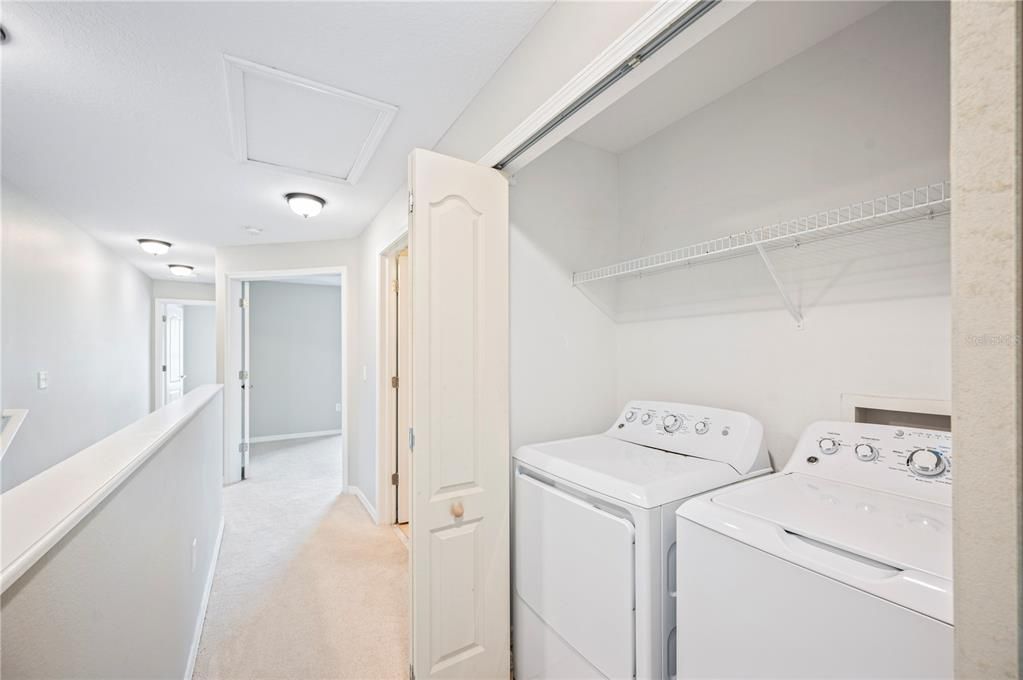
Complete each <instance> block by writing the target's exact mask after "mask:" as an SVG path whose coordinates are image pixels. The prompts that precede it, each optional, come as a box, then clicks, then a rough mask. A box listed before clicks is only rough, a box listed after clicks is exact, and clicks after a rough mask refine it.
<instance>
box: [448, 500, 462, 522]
mask: <svg viewBox="0 0 1023 680" xmlns="http://www.w3.org/2000/svg"><path fill="white" fill-rule="evenodd" d="M464 514H465V508H464V507H463V506H462V501H455V502H454V503H452V504H451V516H452V517H454V518H455V519H461V517H462V515H464Z"/></svg>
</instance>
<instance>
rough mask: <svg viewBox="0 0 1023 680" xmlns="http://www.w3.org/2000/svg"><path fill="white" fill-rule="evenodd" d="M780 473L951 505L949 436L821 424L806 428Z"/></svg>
mask: <svg viewBox="0 0 1023 680" xmlns="http://www.w3.org/2000/svg"><path fill="white" fill-rule="evenodd" d="M784 472H800V473H803V474H808V475H813V476H816V477H824V478H827V479H832V480H835V481H840V482H847V483H850V484H857V485H859V486H866V487H870V488H874V489H880V490H882V491H889V492H891V493H898V494H902V495H905V496H912V497H914V498H920V499H922V500H927V501H931V502H935V503H942V504H945V505H951V503H952V435H951V433H949V432H941V431H938V430H925V429H922V428H913V427H894V426H890V425H872V424H868V423H843V422H834V421H821V422H817V423H814V424H813V425H811V426H810V427H808V428H806V430H805V431H804V432H803V436H802V437H800V439H799V443H798V444H797V445H796V449H795V452H794V453H793V454H792V457H791V458H790V459H789V462H788V464H787V465H786V466H785V470H784Z"/></svg>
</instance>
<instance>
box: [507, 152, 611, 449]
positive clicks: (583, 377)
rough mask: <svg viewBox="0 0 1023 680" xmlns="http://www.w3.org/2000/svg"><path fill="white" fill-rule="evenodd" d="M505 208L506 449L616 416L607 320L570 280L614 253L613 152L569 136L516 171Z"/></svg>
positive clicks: (598, 426) (589, 428) (599, 425)
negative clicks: (507, 297) (508, 431)
mask: <svg viewBox="0 0 1023 680" xmlns="http://www.w3.org/2000/svg"><path fill="white" fill-rule="evenodd" d="M510 211H511V276H510V278H511V343H510V352H511V446H512V451H514V450H515V449H516V448H517V447H518V446H521V445H522V444H528V443H534V442H538V441H547V440H551V439H559V438H562V437H568V436H576V435H579V434H589V433H594V432H600V431H603V430H605V429H606V428H607V427H608V425H609V424H610V422H611V421H612V420H613V419H614V417H615V415H616V414H617V410H618V404H617V394H616V391H615V385H616V383H615V381H616V378H617V376H616V374H615V370H614V365H613V357H614V354H615V325H614V323H612V322H611V320H610V319H608V318H607V316H605V315H604V314H603V313H602V312H601V311H599V310H598V309H597V308H596V307H594V306H593V304H591V303H590V301H589V300H587V299H586V298H585V297H584V295H583V293H582V292H581V291H580V290H577V289H575V288H573V287H572V286H571V285H570V283H569V282H570V281H571V276H572V271H573V269H584V268H587V267H591V266H597V265H598V264H599V263H600V262H603V261H607V259H608V258H610V257H612V256H613V255H614V252H615V250H616V244H617V234H618V229H617V227H618V221H617V215H618V159H617V158H616V157H615V156H614V155H613V154H610V153H607V152H604V151H599V150H597V149H594V148H592V147H589V146H586V145H584V144H579V143H577V142H573V141H571V140H567V141H565V142H563V143H562V144H559V145H558V146H557V147H556V148H554V149H552V150H551V151H550V152H548V153H546V154H544V155H543V156H542V157H541V158H540V159H538V160H537V161H535V162H534V163H533V164H532V165H530V166H529V171H528V172H524V173H522V174H521V175H520V176H519V177H517V181H516V182H515V184H514V185H513V186H512V188H511V201H510ZM581 244H585V247H581Z"/></svg>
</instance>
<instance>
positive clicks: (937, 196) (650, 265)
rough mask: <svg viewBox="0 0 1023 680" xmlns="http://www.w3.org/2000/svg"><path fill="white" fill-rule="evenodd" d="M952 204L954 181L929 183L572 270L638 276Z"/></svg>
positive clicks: (907, 218) (910, 217) (942, 210)
mask: <svg viewBox="0 0 1023 680" xmlns="http://www.w3.org/2000/svg"><path fill="white" fill-rule="evenodd" d="M951 209H952V192H951V186H950V183H949V182H948V181H945V182H940V183H938V184H929V185H927V186H923V187H917V188H916V189H910V190H908V191H903V192H900V193H897V194H889V195H887V196H881V197H879V198H875V199H873V200H870V201H864V202H863V203H853V204H852V205H847V206H843V207H841V208H835V209H833V210H827V211H825V212H819V213H816V214H813V215H808V216H806V217H802V218H800V219H795V220H789V221H787V222H779V223H777V224H771V225H767V226H763V227H757V228H755V229H749V230H747V231H743V232H739V233H737V234H731V235H729V236H724V237H721V238H716V239H711V240H709V241H702V242H700V243H694V244H692V245H688V246H684V247H682V248H675V249H674V250H666V251H663V252H660V253H655V254H653V255H645V256H643V257H637V258H634V259H631V260H625V261H624V262H618V263H616V264H612V265H608V266H606V267H598V268H597V269H590V270H587V271H582V272H576V273H574V274H572V285H575V286H578V285H580V284H584V283H592V282H594V281H603V280H606V279H615V278H620V277H626V276H638V275H642V274H645V273H650V272H656V271H660V270H664V269H671V268H675V267H682V266H687V265H694V264H703V263H706V262H713V261H716V260H723V259H728V258H731V257H739V256H742V255H750V254H754V253H756V252H758V250H760V249H763V250H773V249H776V248H782V247H785V246H792V245H799V244H801V243H809V242H813V241H818V240H821V239H826V238H832V237H835V236H842V235H846V234H850V233H856V232H864V231H868V230H871V229H879V228H882V227H888V226H892V225H896V224H904V223H906V222H913V221H916V220H920V219H926V218H932V217H936V216H938V215H945V214H948V213H950V212H951Z"/></svg>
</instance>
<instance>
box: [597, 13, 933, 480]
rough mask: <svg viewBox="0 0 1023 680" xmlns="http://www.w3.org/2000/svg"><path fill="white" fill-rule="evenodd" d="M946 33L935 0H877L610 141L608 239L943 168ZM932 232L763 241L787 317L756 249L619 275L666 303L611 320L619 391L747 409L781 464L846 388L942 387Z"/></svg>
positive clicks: (920, 391) (766, 211) (660, 246)
mask: <svg viewBox="0 0 1023 680" xmlns="http://www.w3.org/2000/svg"><path fill="white" fill-rule="evenodd" d="M947 45H948V7H947V5H942V4H937V3H893V4H891V5H888V6H886V7H884V8H882V9H881V10H879V11H877V12H875V13H873V14H871V15H869V16H867V17H866V18H865V19H863V20H862V21H860V22H858V23H856V24H854V25H852V26H850V27H849V28H847V29H845V30H844V31H841V32H839V33H838V34H836V35H834V36H832V37H831V38H829V39H827V40H825V41H823V42H822V43H819V44H818V45H816V46H814V47H812V48H810V49H809V50H807V51H806V52H803V53H802V54H800V55H797V56H796V57H794V58H792V59H790V60H789V61H787V62H785V63H783V64H782V65H780V66H778V67H777V68H775V69H773V70H771V71H769V72H767V73H766V74H764V75H763V76H761V77H759V78H757V79H755V80H753V81H751V82H750V83H747V84H746V85H744V86H742V87H740V88H739V89H737V90H735V91H733V92H732V93H730V94H728V95H726V96H725V97H723V98H721V99H719V100H717V101H715V102H713V103H711V104H710V105H708V106H706V107H704V108H703V109H701V110H699V111H697V112H695V113H694V114H692V115H690V116H688V117H686V118H685V119H683V120H682V121H679V122H678V123H676V124H674V125H672V126H670V127H669V128H667V129H665V130H663V131H661V132H660V133H658V134H656V135H654V136H652V137H650V138H648V139H647V140H645V141H644V142H642V143H641V144H639V145H638V146H636V147H634V148H633V149H631V150H629V151H626V152H625V153H623V154H622V155H621V165H620V176H621V194H620V206H621V213H620V223H621V227H622V228H621V242H620V243H621V254H622V255H623V256H624V257H626V258H627V257H634V256H637V255H642V254H645V253H651V252H656V251H658V250H664V249H667V248H671V247H676V246H678V245H681V244H684V243H688V242H694V241H699V240H703V239H706V238H712V237H714V236H720V235H724V234H727V233H732V232H734V231H739V230H742V229H745V228H749V227H752V226H759V225H761V224H768V223H772V222H776V221H778V220H783V219H786V218H794V217H798V216H801V215H804V214H807V213H813V212H815V211H817V210H820V209H826V208H829V207H832V206H839V205H844V204H847V203H849V202H853V201H860V200H864V199H868V198H871V197H874V196H880V195H883V194H886V193H889V192H891V191H893V190H901V189H910V188H913V187H917V186H921V185H925V184H928V183H931V182H937V181H942V180H945V179H947V177H948V172H949V170H948V135H949V117H948V110H949V108H948V101H949V100H948V96H949V95H948V87H949V83H948V74H949V67H948V46H947ZM944 224H947V221H946V222H945V223H944ZM921 229H923V230H924V232H927V231H928V230H930V231H929V233H922V234H921V233H918V232H919V230H921ZM947 233H948V232H947V229H944V228H941V227H939V228H937V229H932V227H931V226H929V225H919V224H918V225H910V226H907V227H906V228H902V227H891V228H887V229H883V230H880V231H878V232H875V233H871V234H867V235H865V236H862V237H856V238H852V239H849V238H842V239H838V240H835V241H829V242H823V243H820V244H813V245H809V246H803V247H802V248H801V249H800V250H801V252H797V251H793V250H789V251H788V252H785V251H779V252H778V253H777V254H772V258H773V259H774V260H775V262H776V264H777V266H778V268H779V272H780V273H781V275H782V278H783V280H784V281H785V282H786V285H787V287H788V291H789V293H790V294H791V295H793V297H794V298H795V299H796V300H797V301H798V302H799V303H800V304H801V306H802V309H803V312H804V314H805V316H806V322H805V327H804V329H803V330H797V328H796V326H795V323H794V322H793V320H792V319H791V318H790V317H789V316H788V314H786V313H785V311H784V310H783V309H782V307H781V304H780V302H779V298H778V295H777V293H776V292H775V290H774V288H773V287H772V284H771V282H770V279H769V277H768V274H767V272H766V270H765V268H764V266H763V264H762V263H761V262H760V261H759V260H758V259H757V258H755V257H747V258H741V259H737V260H733V261H727V262H723V263H716V264H712V265H706V266H703V267H696V268H693V269H692V270H691V271H680V272H671V273H668V274H665V275H661V276H659V277H658V278H661V279H663V285H664V289H665V290H664V292H663V294H662V293H660V291H658V293H656V294H655V293H652V292H651V291H653V290H654V289H653V288H652V287H651V285H650V283H651V282H652V281H653V279H648V280H647V281H643V280H642V279H638V280H635V281H634V282H630V283H631V284H633V285H632V287H631V288H629V287H623V288H622V289H621V290H620V291H619V294H620V295H622V296H623V297H626V296H629V295H633V296H644V295H645V296H647V297H648V298H658V299H659V301H660V302H661V303H664V304H667V305H668V306H669V307H670V308H671V309H672V311H674V312H675V315H674V316H675V317H676V318H674V319H673V320H665V321H662V322H647V323H637V324H622V325H621V326H620V327H619V329H618V362H617V363H618V370H619V374H618V391H619V400H620V401H624V400H626V399H630V398H631V399H634V398H640V397H642V398H650V399H659V398H666V399H667V398H671V399H678V400H682V401H696V402H700V401H705V402H709V403H712V404H714V405H716V406H722V407H727V408H734V409H738V410H743V411H748V412H749V413H752V414H754V415H755V416H756V417H758V418H760V419H761V420H762V421H763V422H764V424H765V429H766V433H767V438H768V445H769V447H770V448H771V450H772V452H773V453H774V456H775V461H776V462H777V463H778V464H782V463H784V461H785V460H787V458H788V452H789V451H790V450H791V448H792V447H793V446H794V444H795V441H796V439H797V438H798V436H799V433H800V432H801V431H802V429H803V428H804V427H805V426H806V425H807V424H808V423H809V422H811V421H812V420H815V419H822V418H838V417H840V400H841V394H842V393H844V392H851V393H868V394H882V395H892V396H905V397H920V398H932V399H947V398H949V394H950V355H949V339H950V335H949V334H950V330H949V326H950V317H949V306H948V304H949V303H948V298H947V296H948V292H949V257H948V239H947ZM622 304H623V305H624V306H625V308H629V307H630V306H631V307H632V308H638V307H639V306H640V305H639V304H638V303H633V304H631V305H630V304H629V303H622ZM767 309H773V310H775V311H763V312H762V311H758V310H767ZM687 313H688V314H687ZM695 314H700V316H695Z"/></svg>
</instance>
